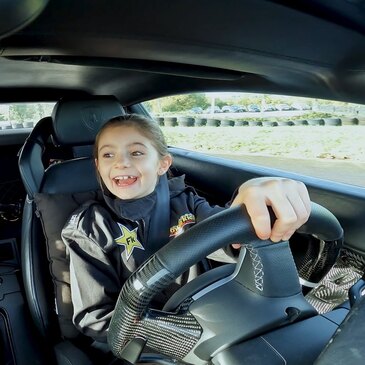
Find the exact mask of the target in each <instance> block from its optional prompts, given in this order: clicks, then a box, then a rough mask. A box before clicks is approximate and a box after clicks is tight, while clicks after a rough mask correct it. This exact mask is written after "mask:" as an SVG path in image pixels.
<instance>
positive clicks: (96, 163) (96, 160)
mask: <svg viewBox="0 0 365 365" xmlns="http://www.w3.org/2000/svg"><path fill="white" fill-rule="evenodd" d="M94 161H95V166H96V168H97V169H98V170H99V165H98V159H97V158H95V159H94Z"/></svg>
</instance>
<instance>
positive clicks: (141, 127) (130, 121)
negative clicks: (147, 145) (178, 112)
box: [94, 114, 169, 159]
mask: <svg viewBox="0 0 365 365" xmlns="http://www.w3.org/2000/svg"><path fill="white" fill-rule="evenodd" d="M115 126H127V127H134V128H136V129H137V130H138V131H139V132H140V133H141V134H142V135H144V136H145V137H146V138H148V139H149V140H150V141H151V143H152V144H153V146H154V147H155V148H156V151H157V153H158V154H159V155H160V157H163V156H166V155H168V154H169V152H168V149H167V144H166V141H165V137H164V135H163V133H162V131H161V129H160V127H159V126H158V124H157V123H156V122H155V121H153V120H152V119H150V118H146V117H144V116H142V115H138V114H125V115H121V116H118V117H114V118H112V119H110V120H108V121H107V122H106V123H105V124H104V125H103V126H102V127H101V129H100V131H99V132H98V134H97V135H96V138H95V143H94V158H95V159H97V158H98V148H99V140H100V136H101V135H102V134H103V132H104V131H105V130H106V129H107V128H110V127H115Z"/></svg>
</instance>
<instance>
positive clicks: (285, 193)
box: [62, 115, 310, 342]
mask: <svg viewBox="0 0 365 365" xmlns="http://www.w3.org/2000/svg"><path fill="white" fill-rule="evenodd" d="M94 154H95V164H96V168H97V172H98V177H99V181H100V185H101V188H102V191H103V199H104V200H103V201H102V202H96V201H89V202H87V203H85V204H84V205H82V206H81V207H80V208H79V209H78V210H76V211H75V212H74V213H73V214H72V217H71V218H70V220H69V221H68V223H67V224H66V225H65V227H64V229H63V231H62V237H63V240H64V242H65V244H66V245H67V247H68V249H69V254H70V275H71V278H70V281H71V293H72V302H73V306H74V316H73V321H74V324H75V325H76V327H77V328H78V329H79V330H80V331H81V332H83V333H84V334H86V335H88V336H90V337H92V338H94V339H96V340H97V341H102V342H106V333H107V330H108V326H109V322H110V319H111V317H112V314H113V310H114V306H115V304H116V301H117V298H118V294H119V292H120V289H121V287H122V285H123V283H124V282H125V280H126V279H127V278H128V277H129V275H130V274H131V273H132V272H133V271H134V270H135V269H136V268H137V267H138V266H139V265H141V264H142V263H143V262H144V261H145V260H146V259H147V258H149V257H150V256H151V255H152V254H153V253H155V252H156V251H157V250H158V249H159V248H161V247H162V246H163V245H164V244H166V243H167V242H168V241H169V240H171V239H172V238H174V237H176V236H177V235H180V234H182V233H183V232H184V231H186V230H187V229H189V228H190V227H191V226H193V225H194V224H197V223H199V222H200V221H202V220H204V219H205V218H207V217H209V216H211V215H213V214H216V213H218V212H220V211H222V210H223V209H225V208H223V207H220V206H211V205H210V204H209V203H208V202H207V201H206V200H205V199H203V198H202V197H200V196H198V195H197V193H196V192H195V190H194V189H193V188H191V187H189V186H186V185H185V183H184V178H183V177H182V176H179V177H174V178H171V179H169V180H168V181H167V177H166V176H167V175H166V173H167V171H168V170H169V168H170V166H171V163H172V157H171V155H170V154H169V152H168V149H167V145H166V143H165V139H164V136H163V134H162V131H161V130H160V128H159V127H158V125H157V124H156V123H155V122H154V121H152V120H150V119H147V118H144V117H141V116H137V115H125V116H120V117H116V118H113V119H112V120H110V121H108V122H107V123H106V124H105V125H104V126H103V127H102V129H101V130H100V132H99V133H98V135H97V137H96V140H95V148H94ZM165 197H167V204H166V205H163V206H162V208H161V201H162V200H163V199H164V198H165ZM242 204H244V205H245V206H246V209H247V211H248V213H249V215H250V218H251V220H252V223H253V226H254V228H255V231H256V234H257V235H258V237H259V238H261V239H269V238H270V239H271V240H272V241H274V242H278V241H280V240H282V239H283V240H287V239H289V237H290V236H291V235H292V234H293V232H294V231H295V230H296V229H297V228H299V227H300V226H301V225H302V224H303V223H305V221H306V220H307V219H308V217H309V213H310V200H309V196H308V192H307V189H306V187H305V186H304V184H303V183H301V182H298V181H294V180H289V179H282V178H259V179H253V180H249V181H247V182H245V183H244V184H242V185H241V186H240V187H239V188H238V189H237V195H236V196H235V198H234V200H233V202H232V204H231V206H233V205H242ZM268 206H271V207H272V209H273V210H274V212H275V215H276V217H277V219H276V221H275V224H274V226H273V227H271V225H270V216H269V211H268ZM156 216H157V217H158V218H157V219H156ZM161 217H167V218H161ZM164 220H167V224H166V225H165V223H166V222H164ZM156 230H157V231H158V230H160V231H162V232H159V233H162V236H161V235H160V236H159V237H158V239H156ZM161 237H162V238H161ZM235 248H237V247H235ZM231 253H232V252H231V249H230V248H227V249H226V250H225V251H222V252H221V255H220V256H219V257H218V259H221V260H222V261H226V259H227V258H228V259H232V258H231V257H230V255H231ZM192 270H193V268H192V269H191V271H192ZM189 274H191V273H188V274H187V275H183V277H182V278H180V279H179V282H178V283H177V287H179V285H181V284H184V283H185V282H186V281H187V280H188V277H189ZM195 274H196V273H195ZM168 294H169V293H167V296H168ZM170 294H171V293H170Z"/></svg>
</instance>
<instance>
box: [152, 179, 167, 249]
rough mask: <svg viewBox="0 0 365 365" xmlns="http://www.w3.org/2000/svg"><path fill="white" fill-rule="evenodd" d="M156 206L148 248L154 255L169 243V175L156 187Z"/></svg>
mask: <svg viewBox="0 0 365 365" xmlns="http://www.w3.org/2000/svg"><path fill="white" fill-rule="evenodd" d="M156 197H157V198H156V205H155V209H154V210H153V212H152V215H151V220H150V224H149V232H148V236H147V237H148V239H147V244H146V248H147V251H148V253H149V255H153V254H154V253H155V252H157V251H158V250H159V249H160V248H161V247H163V246H164V245H165V244H166V243H167V242H169V236H170V189H169V183H168V180H167V174H163V175H162V176H160V180H159V182H158V184H157V187H156Z"/></svg>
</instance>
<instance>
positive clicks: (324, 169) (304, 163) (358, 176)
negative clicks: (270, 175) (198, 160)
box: [215, 154, 365, 188]
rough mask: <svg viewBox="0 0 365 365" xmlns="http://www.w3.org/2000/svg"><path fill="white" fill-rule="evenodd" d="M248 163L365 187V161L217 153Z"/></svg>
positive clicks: (219, 155) (218, 155)
mask: <svg viewBox="0 0 365 365" xmlns="http://www.w3.org/2000/svg"><path fill="white" fill-rule="evenodd" d="M215 156H217V157H224V158H229V159H233V160H238V161H243V162H247V163H252V164H257V165H261V166H265V167H272V168H277V169H280V170H285V171H290V172H295V173H299V174H303V175H307V176H312V177H318V178H321V179H326V180H331V181H336V182H341V183H345V184H350V185H357V186H361V187H364V188H365V163H361V162H350V161H348V160H327V159H299V158H285V157H275V156H267V157H265V156H252V155H244V156H242V155H224V154H215Z"/></svg>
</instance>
